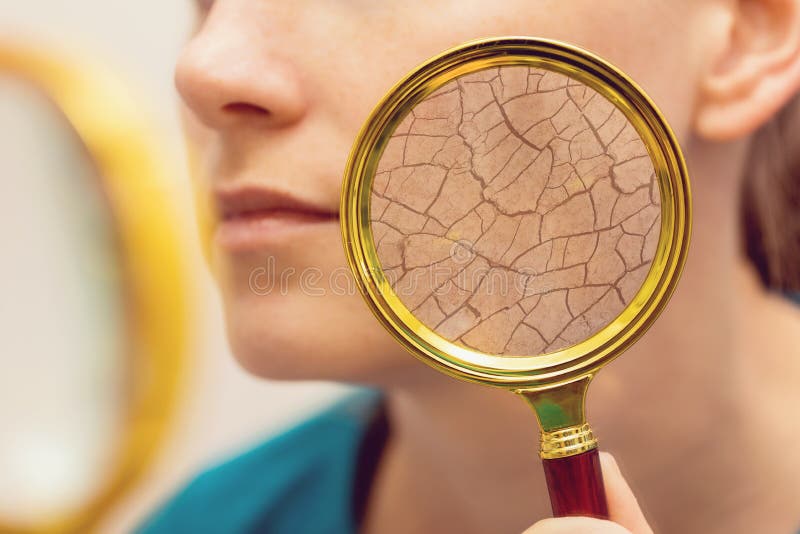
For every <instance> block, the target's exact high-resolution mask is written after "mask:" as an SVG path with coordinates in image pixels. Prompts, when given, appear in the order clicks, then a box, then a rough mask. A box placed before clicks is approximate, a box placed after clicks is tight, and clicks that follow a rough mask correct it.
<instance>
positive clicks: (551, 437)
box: [539, 423, 597, 460]
mask: <svg viewBox="0 0 800 534" xmlns="http://www.w3.org/2000/svg"><path fill="white" fill-rule="evenodd" d="M596 448H597V439H596V438H595V437H594V433H592V429H591V428H590V427H589V424H588V423H584V424H582V425H576V426H569V427H566V428H559V429H558V430H553V431H552V432H542V433H541V440H540V449H539V455H540V456H541V457H542V459H543V460H549V459H553V458H564V457H567V456H575V455H576V454H581V453H583V452H587V451H590V450H592V449H596Z"/></svg>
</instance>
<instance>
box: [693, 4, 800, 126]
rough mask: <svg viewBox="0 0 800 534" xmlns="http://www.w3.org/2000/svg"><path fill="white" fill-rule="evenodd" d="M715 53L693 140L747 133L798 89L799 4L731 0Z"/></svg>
mask: <svg viewBox="0 0 800 534" xmlns="http://www.w3.org/2000/svg"><path fill="white" fill-rule="evenodd" d="M728 9H730V12H729V13H728V14H729V18H728V21H729V23H730V24H729V31H728V32H727V42H726V43H725V46H724V47H723V48H722V50H721V52H720V54H719V55H718V56H717V57H716V58H715V59H714V61H713V62H712V63H710V64H709V66H708V69H707V71H706V72H704V73H703V75H702V76H701V86H700V94H699V98H698V102H697V107H696V109H695V117H694V128H695V132H696V134H697V135H699V136H700V137H702V138H704V139H707V140H712V141H729V140H733V139H736V138H739V137H742V136H745V135H748V134H750V133H752V132H753V131H755V130H757V129H758V128H759V127H760V126H761V125H762V124H764V123H765V122H767V121H768V120H769V119H770V118H771V117H772V116H773V115H774V114H775V113H776V112H777V111H778V110H779V109H781V108H782V107H783V106H784V105H785V104H786V102H787V101H789V100H790V99H791V98H792V96H793V95H794V94H795V93H796V92H797V91H798V89H800V0H731V1H730V2H729V8H728Z"/></svg>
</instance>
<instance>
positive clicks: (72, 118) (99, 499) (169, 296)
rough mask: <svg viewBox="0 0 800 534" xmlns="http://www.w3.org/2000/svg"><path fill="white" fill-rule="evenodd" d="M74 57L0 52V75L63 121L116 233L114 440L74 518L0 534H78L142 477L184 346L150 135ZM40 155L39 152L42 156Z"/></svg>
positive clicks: (179, 268)
mask: <svg viewBox="0 0 800 534" xmlns="http://www.w3.org/2000/svg"><path fill="white" fill-rule="evenodd" d="M77 57H78V56H72V57H69V56H65V55H63V54H61V53H55V54H54V53H52V50H50V49H39V48H35V47H27V46H18V45H15V44H13V43H7V42H6V43H4V42H0V74H4V75H7V76H10V77H16V78H18V79H20V80H22V81H26V82H29V83H31V84H33V85H34V86H35V87H37V88H39V89H41V90H42V91H43V92H44V94H45V96H46V97H48V98H49V99H50V100H51V101H52V102H53V103H54V104H55V105H56V106H57V107H58V108H59V109H60V111H61V113H62V114H63V115H64V116H65V117H66V119H67V120H68V121H69V123H70V125H71V127H72V129H73V130H74V132H75V133H76V134H77V135H78V137H79V138H80V140H81V141H82V143H83V145H84V146H85V147H86V150H87V153H88V155H89V156H90V157H91V159H92V164H93V165H95V167H96V169H97V173H98V175H99V179H100V181H101V183H102V186H103V188H104V192H105V194H106V196H107V198H108V203H109V206H110V209H111V212H112V215H113V219H114V222H115V223H116V228H115V231H116V235H117V240H118V243H119V252H120V254H121V261H120V264H121V266H122V269H123V282H124V284H123V289H124V295H125V299H126V303H127V305H128V308H129V309H128V311H127V313H126V317H127V318H128V319H129V324H128V325H127V329H126V330H127V332H128V333H129V337H128V339H126V349H127V354H126V357H128V358H130V360H131V361H130V362H128V363H129V369H130V372H131V374H132V375H133V378H132V379H131V380H130V381H129V382H128V386H129V388H128V391H127V392H126V393H127V398H126V399H125V401H126V404H125V408H124V423H123V425H122V427H123V433H122V436H120V437H119V438H118V440H117V441H118V443H119V446H118V447H116V448H115V450H114V452H113V455H114V463H113V467H112V468H111V470H110V472H109V473H108V474H107V475H106V477H105V480H104V481H103V482H102V484H100V490H99V491H98V492H96V494H95V495H93V496H92V498H91V499H90V500H89V501H88V502H86V503H85V505H84V506H83V507H81V508H80V509H76V510H74V511H71V512H69V513H67V514H66V515H65V516H64V517H56V518H49V519H43V520H42V521H41V522H40V524H38V525H32V526H27V525H26V526H21V525H15V524H12V523H9V522H5V521H4V520H3V518H0V532H6V533H20V534H32V533H53V534H56V533H59V534H60V533H67V532H86V531H89V530H91V529H92V528H93V527H94V526H96V524H97V523H98V521H100V520H101V519H102V517H103V515H104V513H105V512H106V511H108V510H109V509H110V508H111V506H112V505H113V504H115V502H116V501H117V500H118V499H119V498H120V497H121V495H122V494H123V493H124V492H125V491H126V490H127V489H129V488H130V487H131V486H132V484H133V483H134V482H136V480H137V479H138V478H139V477H140V476H141V475H142V474H143V472H144V471H145V468H146V467H147V466H148V465H149V463H150V462H151V461H152V459H153V457H154V453H155V452H156V451H157V449H158V447H159V445H160V444H161V443H162V442H163V440H164V437H165V431H166V429H167V426H168V424H169V420H170V416H171V415H172V414H173V412H174V408H175V405H176V400H177V393H178V384H179V380H180V376H181V373H182V370H183V368H184V361H185V356H186V354H187V349H188V344H189V331H188V330H189V321H190V304H189V296H190V290H189V289H190V286H189V283H188V272H189V271H188V268H187V267H188V266H187V264H186V260H185V258H186V257H187V255H186V254H184V251H185V242H186V241H185V238H184V237H183V236H182V235H181V234H180V225H178V224H176V220H175V219H176V218H175V215H174V212H175V208H174V206H173V204H172V202H171V200H170V198H169V197H168V195H167V191H166V190H165V184H167V183H169V180H171V179H174V176H175V174H174V173H171V172H170V170H171V169H168V167H167V166H166V165H165V163H164V158H163V157H161V156H162V155H163V153H162V150H161V148H160V147H159V145H158V141H157V137H158V136H157V135H155V132H156V129H155V128H153V127H152V126H150V125H149V124H147V123H146V121H144V120H143V119H142V110H141V105H140V103H138V102H136V101H135V100H134V99H133V98H132V97H131V95H130V92H129V89H128V88H127V87H125V86H124V85H122V84H121V83H120V82H119V81H118V80H117V78H116V77H114V76H113V75H112V74H110V73H109V72H107V71H106V70H104V69H102V68H99V67H97V66H95V65H90V64H88V63H86V62H85V61H83V60H78V59H77ZM45 149H46V148H45Z"/></svg>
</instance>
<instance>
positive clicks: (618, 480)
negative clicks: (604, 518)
mask: <svg viewBox="0 0 800 534" xmlns="http://www.w3.org/2000/svg"><path fill="white" fill-rule="evenodd" d="M600 465H601V466H602V468H603V482H604V484H605V488H606V499H607V500H608V515H609V516H610V518H611V520H612V521H614V522H615V523H619V524H620V525H622V526H623V527H625V528H627V529H628V530H630V531H631V532H633V533H634V534H653V529H651V528H650V525H648V524H647V519H645V517H644V513H642V509H641V508H640V507H639V502H638V501H637V500H636V496H635V495H634V494H633V491H631V488H630V486H629V485H628V482H626V480H625V477H623V476H622V472H621V471H620V470H619V465H617V461H616V460H615V459H614V457H613V456H612V455H611V454H609V453H607V452H601V453H600Z"/></svg>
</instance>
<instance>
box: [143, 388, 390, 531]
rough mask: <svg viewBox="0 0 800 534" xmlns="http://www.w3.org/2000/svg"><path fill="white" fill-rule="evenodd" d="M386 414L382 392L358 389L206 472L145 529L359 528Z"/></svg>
mask: <svg viewBox="0 0 800 534" xmlns="http://www.w3.org/2000/svg"><path fill="white" fill-rule="evenodd" d="M381 421H384V422H385V416H383V410H382V404H381V396H380V394H379V393H378V392H376V391H374V390H368V389H360V390H357V391H356V392H355V393H353V394H350V395H348V396H347V397H346V398H344V399H343V400H341V401H339V402H338V403H336V404H335V405H334V406H332V407H330V408H328V409H326V410H325V411H323V412H322V413H320V414H318V415H316V416H314V417H312V418H310V419H308V420H306V421H304V422H302V423H301V424H299V425H298V426H296V427H294V428H291V429H290V430H288V431H287V432H284V433H283V434H280V435H278V436H277V437H275V438H272V439H270V440H268V441H267V442H265V443H263V444H262V445H260V446H258V447H256V448H254V449H252V450H250V451H248V452H246V453H244V454H242V455H240V456H237V457H236V458H234V459H232V460H230V461H228V462H226V463H223V464H221V465H219V466H217V467H214V468H212V469H210V470H208V471H206V472H204V473H203V474H201V475H199V476H198V477H197V478H196V479H195V480H193V481H192V482H191V483H190V484H189V485H188V486H187V487H186V488H185V489H183V490H182V491H181V492H180V493H178V494H177V495H176V496H175V497H174V498H173V499H171V500H170V501H169V502H168V503H167V504H166V505H165V506H164V508H162V509H161V510H160V511H158V512H157V513H156V514H155V515H154V516H153V517H151V518H150V519H149V520H148V521H147V522H146V523H145V524H144V525H143V526H141V527H140V528H139V529H138V530H137V532H138V533H139V534H183V533H187V534H205V533H208V534H243V533H248V534H249V533H268V534H350V533H356V532H357V531H358V524H359V522H360V517H359V516H360V514H361V511H362V509H363V501H364V500H365V496H366V494H367V491H368V484H367V482H368V480H369V478H370V477H371V472H370V471H371V470H372V469H374V465H375V464H377V459H378V455H379V452H378V453H377V454H376V451H379V450H381V449H382V445H381V446H378V447H375V446H370V443H369V442H371V441H374V440H377V442H378V443H379V442H380V440H381V439H385V431H381V430H380V428H381V427H382V424H381ZM376 429H377V431H376ZM384 430H385V429H384ZM382 436H383V437H382ZM373 445H374V443H373ZM379 445H380V443H379ZM365 466H366V469H365ZM370 466H371V467H370Z"/></svg>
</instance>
